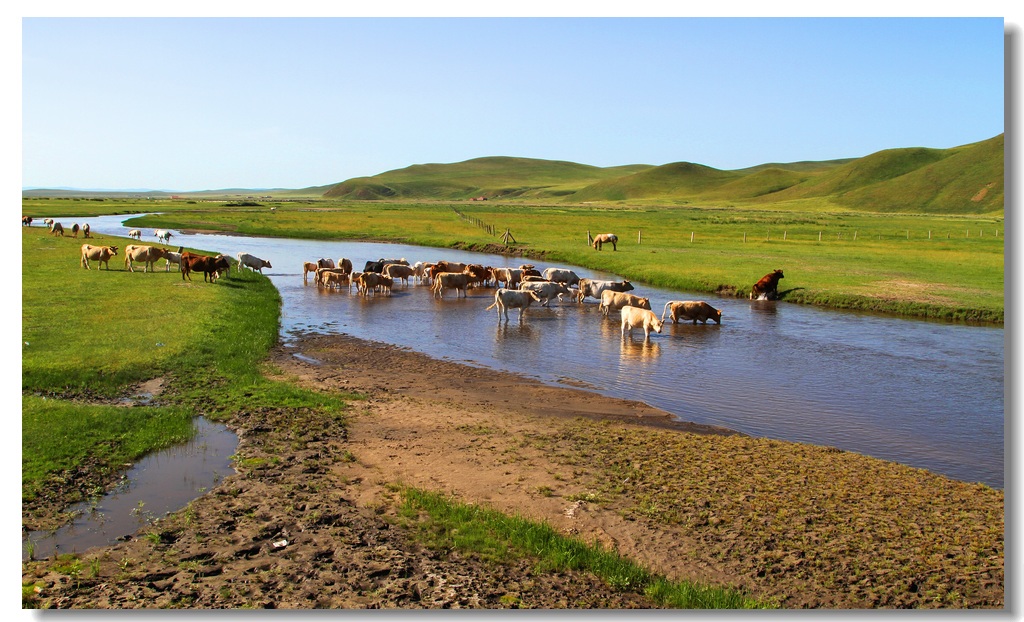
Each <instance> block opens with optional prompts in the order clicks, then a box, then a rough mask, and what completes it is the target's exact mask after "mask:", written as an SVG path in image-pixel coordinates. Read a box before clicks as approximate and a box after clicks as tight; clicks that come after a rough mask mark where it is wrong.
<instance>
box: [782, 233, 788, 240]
mask: <svg viewBox="0 0 1024 622" xmlns="http://www.w3.org/2000/svg"><path fill="white" fill-rule="evenodd" d="M788 234H789V231H783V232H782V239H783V241H785V239H786V235H788Z"/></svg>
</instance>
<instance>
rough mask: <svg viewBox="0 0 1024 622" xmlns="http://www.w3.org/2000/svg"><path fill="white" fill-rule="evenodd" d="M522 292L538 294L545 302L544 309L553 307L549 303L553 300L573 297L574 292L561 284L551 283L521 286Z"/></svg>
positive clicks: (542, 304) (532, 283)
mask: <svg viewBox="0 0 1024 622" xmlns="http://www.w3.org/2000/svg"><path fill="white" fill-rule="evenodd" d="M519 290H520V291H531V292H533V293H535V294H537V297H538V298H540V299H541V300H542V301H543V302H542V303H541V306H542V307H549V306H551V305H550V304H549V303H550V302H551V300H552V299H553V298H560V297H561V296H566V295H568V296H572V295H573V291H572V290H571V289H569V288H568V287H566V286H565V285H562V284H561V283H553V282H551V281H534V282H527V283H520V284H519Z"/></svg>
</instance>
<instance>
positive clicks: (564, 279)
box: [541, 268, 580, 287]
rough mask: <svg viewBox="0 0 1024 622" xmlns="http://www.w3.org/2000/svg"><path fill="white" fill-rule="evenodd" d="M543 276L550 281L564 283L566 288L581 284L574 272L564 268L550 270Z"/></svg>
mask: <svg viewBox="0 0 1024 622" xmlns="http://www.w3.org/2000/svg"><path fill="white" fill-rule="evenodd" d="M541 276H543V277H544V278H545V279H547V280H549V281H554V282H555V283H562V284H563V285H565V286H566V287H572V286H573V285H579V284H580V277H579V276H577V275H576V273H575V272H573V271H572V270H566V269H564V268H548V269H546V270H544V272H542V273H541Z"/></svg>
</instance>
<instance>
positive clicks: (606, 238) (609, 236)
mask: <svg viewBox="0 0 1024 622" xmlns="http://www.w3.org/2000/svg"><path fill="white" fill-rule="evenodd" d="M618 243H619V236H617V235H615V234H614V233H602V234H600V235H598V236H597V237H595V238H594V242H593V244H594V248H596V249H597V250H601V246H602V245H604V244H611V245H612V250H613V251H614V250H618V247H617V245H618Z"/></svg>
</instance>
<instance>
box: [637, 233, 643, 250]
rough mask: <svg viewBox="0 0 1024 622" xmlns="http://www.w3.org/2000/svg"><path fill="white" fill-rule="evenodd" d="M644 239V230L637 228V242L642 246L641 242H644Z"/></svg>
mask: <svg viewBox="0 0 1024 622" xmlns="http://www.w3.org/2000/svg"><path fill="white" fill-rule="evenodd" d="M642 240H643V231H642V230H640V229H637V230H636V244H637V246H640V244H641V243H642Z"/></svg>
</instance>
